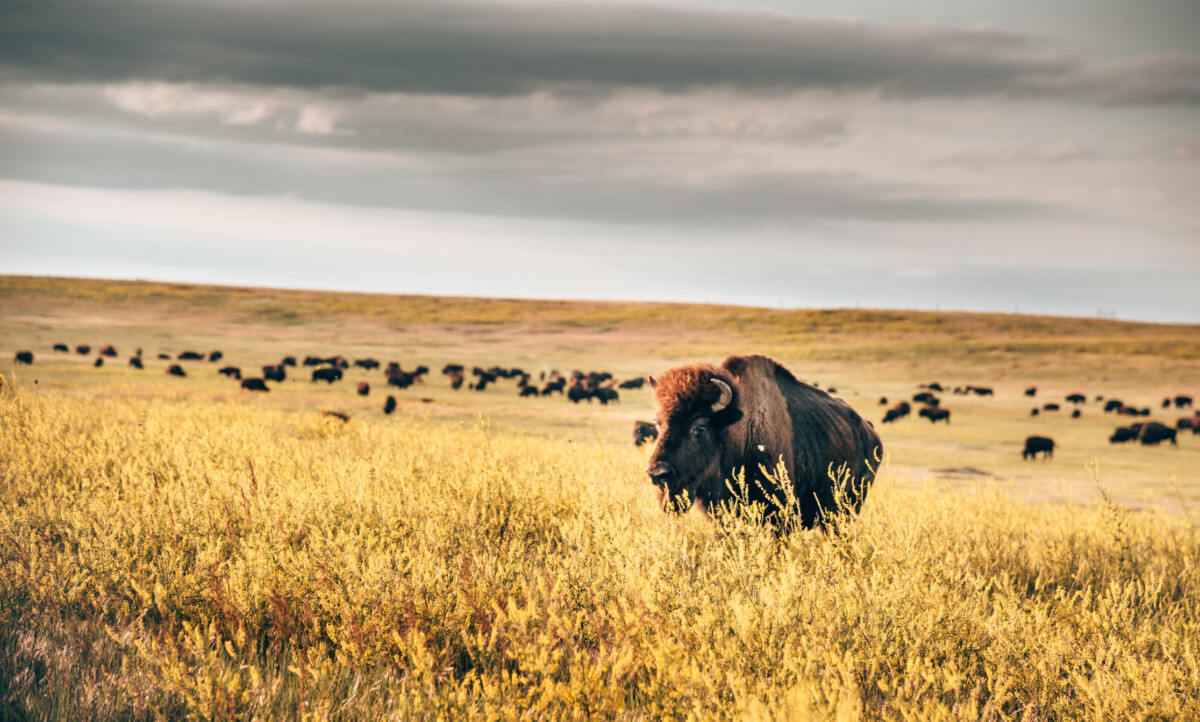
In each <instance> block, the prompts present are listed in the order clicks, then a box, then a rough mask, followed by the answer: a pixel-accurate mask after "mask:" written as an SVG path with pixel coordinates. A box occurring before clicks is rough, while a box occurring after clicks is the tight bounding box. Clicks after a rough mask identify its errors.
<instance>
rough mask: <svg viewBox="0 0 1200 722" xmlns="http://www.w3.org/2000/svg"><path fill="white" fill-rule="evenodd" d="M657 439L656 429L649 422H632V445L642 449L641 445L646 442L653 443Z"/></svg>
mask: <svg viewBox="0 0 1200 722" xmlns="http://www.w3.org/2000/svg"><path fill="white" fill-rule="evenodd" d="M657 438H658V427H657V426H655V425H654V424H652V423H650V422H649V421H634V422H633V445H634V446H636V447H638V448H639V449H640V448H642V445H643V444H645V443H646V442H647V441H654V440H655V439H657Z"/></svg>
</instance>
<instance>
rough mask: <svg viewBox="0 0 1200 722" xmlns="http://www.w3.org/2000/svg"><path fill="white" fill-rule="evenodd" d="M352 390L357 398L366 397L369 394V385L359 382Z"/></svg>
mask: <svg viewBox="0 0 1200 722" xmlns="http://www.w3.org/2000/svg"><path fill="white" fill-rule="evenodd" d="M354 390H355V392H357V393H358V395H359V396H367V395H368V394H370V393H371V384H369V383H367V382H366V381H359V382H358V386H356V387H355V388H354Z"/></svg>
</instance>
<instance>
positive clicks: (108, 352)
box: [99, 344, 117, 358]
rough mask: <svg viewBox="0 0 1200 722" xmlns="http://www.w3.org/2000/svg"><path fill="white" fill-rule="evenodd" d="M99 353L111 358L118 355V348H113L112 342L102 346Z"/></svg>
mask: <svg viewBox="0 0 1200 722" xmlns="http://www.w3.org/2000/svg"><path fill="white" fill-rule="evenodd" d="M99 353H100V355H101V356H108V357H109V358H116V357H117V350H116V349H115V348H113V347H112V345H111V344H109V345H107V346H104V347H103V348H101V349H100V351H99Z"/></svg>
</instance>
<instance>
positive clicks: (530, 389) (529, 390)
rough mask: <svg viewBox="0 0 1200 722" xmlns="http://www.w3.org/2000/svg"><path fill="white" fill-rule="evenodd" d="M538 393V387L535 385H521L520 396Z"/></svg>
mask: <svg viewBox="0 0 1200 722" xmlns="http://www.w3.org/2000/svg"><path fill="white" fill-rule="evenodd" d="M538 393H539V392H538V387H536V386H522V387H521V397H522V398H524V397H526V396H537V395H538Z"/></svg>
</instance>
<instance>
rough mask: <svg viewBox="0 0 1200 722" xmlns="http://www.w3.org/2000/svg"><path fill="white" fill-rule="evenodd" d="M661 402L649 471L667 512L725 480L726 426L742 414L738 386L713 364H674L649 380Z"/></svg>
mask: <svg viewBox="0 0 1200 722" xmlns="http://www.w3.org/2000/svg"><path fill="white" fill-rule="evenodd" d="M650 386H651V387H652V388H653V389H654V400H655V403H656V404H657V406H658V417H657V419H656V425H657V427H658V444H657V445H656V446H655V447H654V453H653V454H652V455H651V456H650V462H649V464H648V465H647V466H646V473H647V474H648V475H649V476H650V481H651V483H653V484H654V486H655V487H656V488H657V489H658V496H659V501H660V502H662V505H663V508H664V509H666V510H668V511H679V512H684V511H687V510H688V509H689V508H690V507H691V505H692V503H693V502H695V500H696V496H697V492H698V491H700V492H701V495H702V496H705V497H707V496H708V495H707V494H704V493H703V491H704V490H707V489H708V488H710V487H711V486H712V485H714V484H720V483H721V481H722V477H721V450H722V448H723V446H724V436H725V431H726V430H727V429H728V428H729V426H730V425H732V424H734V423H737V421H738V420H740V419H741V418H742V412H741V411H740V410H739V409H738V397H737V390H736V385H735V383H734V382H733V380H732V379H731V378H730V377H729V376H728V375H726V374H724V373H722V372H720V371H718V370H717V369H716V368H714V367H713V366H711V365H709V364H694V365H691V366H680V367H677V368H673V369H669V370H668V371H666V372H665V373H663V374H662V375H661V376H660V377H658V378H657V379H655V378H651V379H650Z"/></svg>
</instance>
